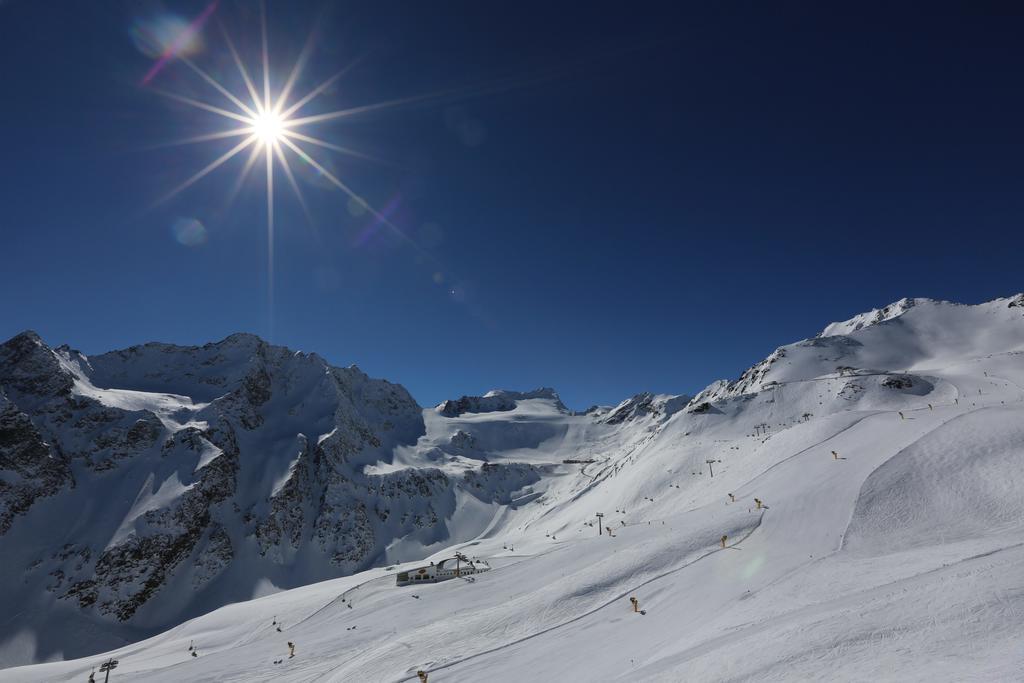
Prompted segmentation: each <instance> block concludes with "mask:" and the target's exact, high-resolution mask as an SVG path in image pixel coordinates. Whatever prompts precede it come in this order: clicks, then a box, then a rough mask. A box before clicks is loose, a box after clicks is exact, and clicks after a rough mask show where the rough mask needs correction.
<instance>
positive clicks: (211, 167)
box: [157, 135, 258, 204]
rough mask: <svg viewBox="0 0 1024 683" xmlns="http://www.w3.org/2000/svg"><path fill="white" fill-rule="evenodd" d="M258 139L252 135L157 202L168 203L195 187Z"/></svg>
mask: <svg viewBox="0 0 1024 683" xmlns="http://www.w3.org/2000/svg"><path fill="white" fill-rule="evenodd" d="M257 139H258V137H257V136H256V135H251V136H249V137H248V138H246V139H245V140H242V141H241V142H239V143H238V144H237V145H235V146H234V147H232V148H231V149H229V150H228V151H226V152H224V154H222V155H220V156H219V157H217V158H216V159H215V160H213V161H211V162H210V163H209V164H207V165H206V166H205V167H204V168H203V169H202V170H200V171H199V172H198V173H196V174H195V175H194V176H192V177H191V178H189V179H188V180H186V181H185V182H183V183H182V184H181V185H178V186H177V187H176V188H174V189H173V190H171V191H170V192H168V193H167V194H165V195H164V196H163V197H161V198H160V199H159V200H157V204H161V203H163V202H165V201H167V200H168V199H170V198H171V197H173V196H174V195H176V194H178V193H179V192H181V191H182V190H184V189H185V188H187V187H189V186H191V185H193V184H194V183H196V182H197V181H199V180H201V179H203V178H204V177H206V176H207V175H208V174H209V173H210V172H212V171H214V170H215V169H216V168H217V167H218V166H220V165H221V164H223V163H224V162H226V161H227V160H228V159H230V158H231V157H233V156H235V155H236V154H238V153H239V152H241V151H242V150H243V149H245V148H246V147H248V146H249V145H251V144H252V143H254V142H256V140H257Z"/></svg>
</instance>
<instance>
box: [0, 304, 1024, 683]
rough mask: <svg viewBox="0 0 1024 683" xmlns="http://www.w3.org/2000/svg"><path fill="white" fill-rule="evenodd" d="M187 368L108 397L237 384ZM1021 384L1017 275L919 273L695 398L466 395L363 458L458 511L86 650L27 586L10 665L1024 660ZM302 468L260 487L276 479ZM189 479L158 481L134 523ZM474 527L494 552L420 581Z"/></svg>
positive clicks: (401, 666)
mask: <svg viewBox="0 0 1024 683" xmlns="http://www.w3.org/2000/svg"><path fill="white" fill-rule="evenodd" d="M112 367H113V366H112ZM118 367H120V366H118ZM101 372H102V373H107V376H104V379H103V381H100V379H99V376H100V374H101ZM113 372H114V371H113V370H110V369H107V368H98V367H97V369H96V375H94V377H95V379H94V382H93V383H92V385H91V386H103V387H107V386H111V385H113V384H116V382H115V378H114V377H112V376H109V375H111V374H112V373H113ZM177 372H179V368H178V366H166V367H165V366H160V367H158V368H156V369H155V370H154V371H153V372H151V373H150V376H151V379H150V380H148V381H149V384H148V385H146V386H133V387H129V388H126V389H124V390H122V391H119V392H117V393H110V391H109V390H104V393H103V394H102V396H100V400H102V401H116V402H117V405H118V406H120V407H121V408H123V409H125V410H138V409H140V406H143V405H146V406H148V407H147V408H146V409H147V410H150V411H152V412H153V413H154V414H156V415H158V416H159V417H160V419H161V421H162V422H163V424H164V425H165V427H166V428H167V429H169V430H171V431H172V432H176V431H177V430H181V429H184V426H185V425H186V424H188V423H189V420H190V419H201V418H203V417H204V416H205V415H207V413H206V412H204V410H205V411H208V410H209V408H207V407H206V405H207V404H211V402H213V403H215V402H216V401H217V400H219V399H218V395H219V394H216V392H211V391H210V390H209V387H210V386H211V385H210V384H208V383H202V382H199V381H198V380H197V379H195V378H183V379H182V380H180V381H177V382H173V381H171V379H173V377H174V375H175V373H177ZM227 372H228V373H230V372H234V373H235V374H236V375H239V376H242V375H244V373H245V370H244V368H243V367H242V366H241V365H240V364H239V363H238V362H236V361H232V364H231V365H230V366H227ZM108 376H109V377H108ZM229 384H230V382H229ZM1022 387H1024V295H1019V296H1017V297H1014V298H1007V299H997V300H995V301H991V302H987V303H984V304H980V305H976V306H967V305H959V304H952V303H948V302H938V301H932V300H927V299H904V300H901V301H900V302H897V303H895V304H892V305H891V306H888V307H885V308H882V309H878V310H876V311H871V312H869V313H865V314H862V315H860V316H857V317H855V318H853V319H851V320H850V321H845V322H838V323H832V324H830V325H829V326H828V327H827V328H825V331H824V332H823V334H822V335H819V336H818V337H815V338H812V339H809V340H804V341H801V342H797V343H795V344H791V345H788V346H785V347H782V348H780V349H777V350H776V351H775V352H773V353H772V354H771V355H769V356H768V358H766V359H765V360H764V361H762V362H761V363H758V364H756V365H754V366H753V367H751V368H750V370H748V371H747V372H745V373H744V374H743V375H742V376H741V377H740V378H739V379H737V380H735V381H732V382H725V381H722V382H716V383H715V384H712V385H711V386H709V387H708V388H706V389H705V390H703V391H701V392H699V393H698V394H697V395H696V396H695V397H693V398H692V399H691V398H690V397H688V396H682V397H672V396H653V395H649V394H642V395H640V396H637V397H634V398H632V399H629V400H627V401H624V402H623V404H621V405H620V406H617V407H615V408H597V409H592V410H590V411H587V412H586V413H580V414H577V413H573V412H572V411H569V410H567V409H566V408H565V406H563V405H562V404H561V402H560V401H559V400H558V396H557V394H555V393H554V392H553V391H551V390H547V389H543V390H538V391H535V392H529V393H526V394H518V393H514V392H492V393H491V394H489V395H488V396H486V397H463V399H458V400H457V401H456V400H453V401H448V402H445V403H443V404H442V405H441V406H438V407H437V408H428V409H425V410H423V411H422V419H423V423H422V432H421V433H420V434H419V435H418V436H417V437H416V438H415V439H407V438H403V439H396V440H394V441H393V442H391V443H390V444H389V445H388V447H387V452H386V453H385V454H381V452H380V451H374V452H373V453H374V455H373V457H370V456H366V457H362V456H353V459H354V460H355V461H357V462H358V463H359V468H360V469H359V472H361V473H362V475H364V476H372V477H395V476H402V474H403V473H405V474H406V475H408V474H409V473H410V472H411V471H420V470H430V471H437V472H439V473H441V474H442V475H443V476H445V477H447V478H449V479H450V480H452V481H459V482H461V483H460V484H459V485H458V486H456V487H454V488H450V489H445V493H444V496H445V498H444V500H446V501H447V503H446V505H447V507H446V508H444V509H445V510H447V512H446V514H445V515H444V516H443V520H439V521H438V523H437V525H435V526H434V527H429V528H426V529H415V530H413V531H411V532H410V533H406V534H404V535H401V536H395V537H393V538H389V539H388V540H387V541H386V542H384V541H381V542H382V543H383V545H382V549H381V550H380V553H379V554H378V555H376V556H375V557H374V558H373V562H372V563H371V564H373V565H374V566H372V567H371V568H368V569H365V570H363V571H357V573H354V574H351V575H350V576H342V577H341V578H333V579H330V580H325V581H319V582H315V583H309V584H308V585H302V586H300V587H294V588H290V589H288V590H281V589H282V588H284V587H285V586H282V585H281V583H280V582H277V583H275V582H274V581H273V580H271V579H272V578H273V576H274V575H273V574H271V573H268V574H266V575H265V576H266V580H265V581H263V582H262V583H260V582H253V583H252V584H251V585H250V586H249V588H248V590H249V591H250V597H252V598H253V599H247V600H241V601H237V602H232V603H231V604H225V605H224V606H222V607H219V608H218V609H214V610H213V611H210V612H208V613H206V614H202V615H200V616H196V617H194V618H190V619H188V620H185V621H183V623H179V624H178V625H174V626H171V627H170V628H167V629H166V630H161V632H158V633H156V634H155V635H152V636H151V637H147V638H145V639H143V640H139V641H138V642H134V643H131V644H128V645H125V646H123V647H118V648H115V649H112V650H110V651H106V652H98V653H96V654H92V655H89V656H84V657H80V658H77V659H67V660H66V661H46V662H43V661H41V660H42V659H46V658H51V659H56V658H58V657H57V656H56V654H59V653H56V654H55V653H54V651H52V650H50V651H47V653H42V650H40V652H39V653H33V648H35V647H36V644H37V643H38V642H41V641H42V640H45V639H46V638H47V633H46V632H45V628H47V627H48V626H49V625H50V624H51V622H47V621H46V619H45V618H44V616H45V615H44V616H40V614H29V613H28V612H25V613H13V614H12V613H11V610H7V616H6V625H4V626H3V627H2V630H0V638H5V640H0V652H2V651H3V650H4V649H5V648H6V649H7V650H9V651H12V652H13V651H17V652H19V653H21V656H22V658H23V659H22V661H24V657H26V656H27V657H28V658H29V659H31V660H33V661H36V662H38V663H34V664H30V665H27V666H16V667H13V668H7V669H3V670H0V681H12V682H13V681H17V682H19V683H21V682H31V681H85V680H86V679H87V677H88V676H89V673H90V672H91V671H92V670H93V669H94V668H95V667H97V666H98V665H99V664H100V663H102V662H103V661H104V660H106V659H108V658H111V657H113V658H116V659H117V660H118V661H119V666H118V668H117V669H115V670H114V671H113V673H112V674H111V680H114V681H116V680H132V681H168V682H170V681H181V680H198V681H261V680H283V681H339V682H340V681H416V680H418V679H417V671H420V670H422V671H425V672H428V674H429V680H430V681H431V682H432V683H436V682H439V681H448V680H452V681H454V680H485V681H521V680H537V681H577V680H578V681H584V680H591V681H641V680H642V681H684V680H685V681H746V680H757V681H792V680H823V679H831V680H850V681H864V680H893V681H930V682H931V681H936V680H941V681H946V680H949V681H952V680H957V681H965V680H979V681H981V680H984V681H1019V680H1024V645H1022V643H1024V388H1022ZM95 391H101V390H99V389H95ZM136 392H143V393H145V392H150V393H147V394H146V395H147V396H149V398H148V399H147V398H145V396H138V395H136ZM146 401H148V403H146ZM272 403H273V402H272V401H271V403H270V404H271V405H272ZM190 416H191V417H190ZM279 422H280V423H281V424H283V425H285V426H286V425H287V424H288V423H287V420H283V421H279ZM320 427H321V428H322V431H320V432H317V433H321V434H328V432H329V429H328V427H329V425H328V424H326V423H324V424H323V425H320ZM307 436H309V435H308V434H307ZM277 437H278V438H280V439H281V440H287V439H289V438H290V439H294V438H295V435H294V434H286V433H284V432H282V433H280V434H278V435H277ZM310 438H311V439H312V438H313V437H312V436H310ZM332 438H333V437H332ZM301 450H302V448H298V449H296V454H297V453H298V452H299V451H301ZM282 452H283V451H282ZM194 457H195V456H193V458H194ZM211 457H215V454H214V453H213V452H212V451H211V452H206V453H205V455H202V456H201V459H202V458H206V459H207V462H209V459H210V458H211ZM275 457H276V456H275ZM280 457H284V456H283V455H282V456H280ZM566 460H576V461H592V462H575V463H566V462H564V461H566ZM709 461H710V462H709ZM294 468H295V465H294V464H292V465H288V464H287V463H286V464H285V465H283V466H281V467H280V468H279V469H280V472H281V473H283V476H284V477H285V478H284V479H280V478H277V479H274V480H273V481H269V482H263V483H257V482H255V481H253V482H250V483H245V482H240V483H239V486H252V487H254V488H255V489H259V490H262V491H264V493H263V494H262V495H264V496H269V497H271V498H272V497H273V495H274V492H275V491H276V490H277V489H278V488H279V487H280V486H281V485H282V483H283V482H284V481H285V480H287V479H288V477H287V474H288V472H290V471H293V470H294ZM712 469H713V472H714V475H713V476H711V470H712ZM438 476H440V475H438ZM134 485H135V486H138V484H137V483H136V484H134ZM179 485H181V484H180V482H177V481H176V480H174V479H165V480H164V481H163V483H162V484H161V485H160V486H156V485H155V484H154V483H153V482H151V481H148V482H147V483H145V484H144V485H143V486H138V488H137V490H136V493H138V491H141V490H144V491H146V492H147V494H146V496H139V495H136V496H135V497H133V499H132V502H131V504H130V505H128V506H127V507H126V508H124V509H123V510H121V511H120V512H119V513H118V514H119V515H121V516H120V517H119V518H118V520H117V521H118V523H117V524H111V525H110V539H111V542H114V541H116V539H118V538H119V536H118V535H119V534H121V535H123V534H124V533H126V530H127V529H129V528H131V527H132V520H134V519H136V518H137V517H138V515H141V514H142V513H143V512H144V510H146V509H152V508H153V507H154V506H155V507H156V508H159V507H161V506H166V505H167V504H168V502H167V501H168V500H170V499H173V498H175V497H176V496H180V491H177V489H176V488H175V487H176V486H179ZM261 487H262V488H261ZM483 490H486V495H484V494H482V493H481V491H483ZM449 494H450V496H451V497H450V498H448V497H447V496H449ZM431 500H432V501H433V502H432V503H431V504H432V505H437V509H439V510H440V509H441V506H440V504H438V503H437V502H436V501H434V499H431ZM438 500H440V499H438ZM757 501H760V502H761V503H762V504H763V505H761V504H759V503H758V502H757ZM42 504H45V503H37V505H42ZM597 513H602V514H603V515H604V517H603V523H602V526H606V527H608V528H609V532H606V533H601V534H599V533H598V526H597V524H596V521H597V519H598V518H597V516H596V515H597ZM32 514H33V513H32V511H31V510H30V511H29V512H28V513H27V516H26V517H24V518H19V517H15V518H14V522H13V525H12V532H11V533H14V534H17V533H18V525H19V524H21V523H23V522H30V521H31V519H32V517H31V515H32ZM442 527H443V529H442ZM439 529H441V530H442V531H438V530H439ZM232 533H234V532H232ZM16 538H19V539H23V538H24V536H23V535H21V536H16ZM233 538H235V537H234V536H233ZM723 538H724V541H723ZM3 541H4V537H3V536H0V543H2V542H3ZM239 542H240V541H237V540H236V547H237V543H239ZM57 545H58V547H59V545H60V544H57ZM3 547H5V546H0V549H2V548H3ZM302 547H303V551H302V552H304V553H312V552H313V550H312V549H310V548H308V547H307V546H302ZM455 551H461V552H462V553H464V554H466V555H468V556H470V557H479V558H481V559H486V560H487V561H488V562H489V563H490V565H491V566H492V568H493V569H492V570H491V571H489V572H486V573H483V574H479V575H476V576H473V577H471V578H472V580H470V579H469V578H465V579H454V580H450V581H446V582H442V583H437V584H422V585H413V586H406V587H396V586H395V575H396V574H397V572H398V571H401V570H403V569H408V568H412V567H416V566H420V565H422V564H425V563H426V562H427V561H439V560H441V559H444V558H446V557H450V556H452V555H453V553H454V552H455ZM241 552H242V553H243V554H241V555H239V558H238V559H236V560H235V562H236V563H237V562H243V563H245V562H252V563H255V564H253V565H252V566H254V567H255V566H261V565H258V563H259V562H262V561H263V560H262V559H261V557H260V556H258V555H257V553H255V552H253V551H252V550H251V549H249V550H244V549H243V551H241ZM303 557H305V556H301V557H296V559H295V560H294V561H304V560H303ZM286 565H287V563H286ZM232 566H233V565H232ZM318 566H319V565H318ZM19 571H21V570H20V568H19ZM226 571H228V572H229V573H228V574H225V576H235V577H237V576H242V575H246V574H244V572H241V570H234V569H229V570H226ZM232 571H234V572H236V573H235V574H230V572H232ZM254 571H255V570H253V572H254ZM253 572H250V574H248V575H246V576H249V578H250V579H251V578H252V576H255V574H254V573H253ZM316 573H317V572H313V571H307V572H305V573H304V574H303V575H304V576H308V577H314V575H315V574H316ZM321 573H322V572H321ZM12 577H15V572H8V578H7V580H8V581H11V580H12ZM15 578H16V577H15ZM161 591H171V592H172V594H173V595H178V596H180V595H189V596H190V595H191V593H188V592H187V590H186V589H185V588H183V587H182V586H181V585H180V584H172V583H168V585H166V586H164V587H163V588H162V589H161ZM631 597H635V598H636V599H637V600H638V605H639V608H640V609H641V610H643V613H636V612H634V611H633V607H632V605H631V603H630V598H631ZM56 599H57V598H47V600H49V602H42V603H36V604H39V605H42V606H43V607H42V608H41V609H44V610H45V609H49V608H50V607H49V606H52V605H54V604H58V603H55V602H54V600H56ZM181 599H186V598H181ZM187 599H192V598H190V597H189V598H187ZM23 609H26V610H28V609H30V608H29V607H24V608H23ZM83 623H84V622H83ZM90 623H95V624H98V625H97V626H95V628H103V626H102V624H103V623H105V622H102V621H95V622H90ZM154 623H155V622H154ZM139 628H141V626H140V627H139ZM74 635H75V634H74V633H72V634H70V636H67V637H74ZM124 637H125V638H126V639H127V638H128V636H127V635H125V636H124ZM96 642H100V641H96ZM288 642H292V643H294V644H295V656H294V657H289V656H288V655H289V650H288V646H287V644H288ZM192 646H194V648H195V653H196V656H192V651H191V650H190V647H192ZM26 653H28V654H27V655H26ZM40 653H42V654H40Z"/></svg>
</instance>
